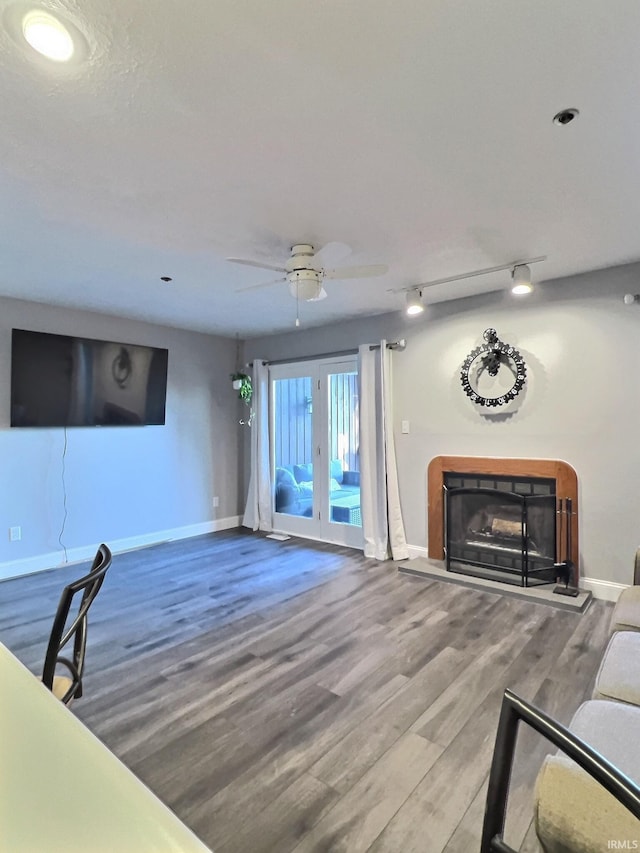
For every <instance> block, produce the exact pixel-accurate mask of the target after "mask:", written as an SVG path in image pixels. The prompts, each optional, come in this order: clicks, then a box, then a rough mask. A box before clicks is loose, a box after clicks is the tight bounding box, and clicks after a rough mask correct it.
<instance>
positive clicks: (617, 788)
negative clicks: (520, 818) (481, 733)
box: [480, 690, 640, 853]
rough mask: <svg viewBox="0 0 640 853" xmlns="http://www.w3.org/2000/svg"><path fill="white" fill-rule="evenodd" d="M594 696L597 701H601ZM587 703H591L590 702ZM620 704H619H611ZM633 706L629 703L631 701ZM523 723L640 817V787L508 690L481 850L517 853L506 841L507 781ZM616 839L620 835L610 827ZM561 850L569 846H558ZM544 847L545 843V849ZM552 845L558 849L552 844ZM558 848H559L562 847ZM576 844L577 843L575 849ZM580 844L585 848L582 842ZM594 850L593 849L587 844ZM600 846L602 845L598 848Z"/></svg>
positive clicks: (492, 766)
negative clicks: (519, 728) (521, 723)
mask: <svg viewBox="0 0 640 853" xmlns="http://www.w3.org/2000/svg"><path fill="white" fill-rule="evenodd" d="M599 702H600V700H594V702H593V704H599ZM587 704H588V703H587ZM612 704H617V703H612ZM628 707H629V706H628ZM520 722H523V723H525V724H526V725H528V726H530V727H531V728H532V729H534V731H536V732H538V733H539V734H541V735H542V736H543V737H544V738H546V739H547V740H548V741H550V742H551V743H552V744H553V745H554V746H556V747H557V748H558V749H559V750H561V751H562V752H563V753H564V754H565V755H567V756H568V757H569V758H571V759H573V761H575V763H576V764H577V765H578V766H579V767H581V768H582V769H583V770H584V771H586V773H588V774H589V776H591V777H592V778H593V779H595V781H596V782H599V783H600V785H602V787H603V788H604V789H605V790H607V791H608V792H609V793H610V794H612V795H613V796H614V797H615V799H616V800H617V801H618V802H619V803H620V804H621V805H622V806H624V807H626V809H628V810H629V812H631V814H632V815H633V816H634V817H635V818H636V819H637V820H640V787H639V786H638V785H636V783H635V782H634V781H633V780H632V779H629V777H628V776H625V775H624V773H622V772H621V771H620V770H618V768H617V767H614V766H613V764H611V763H610V762H609V761H607V760H606V759H605V758H603V756H602V755H600V753H598V752H596V750H595V749H593V748H592V747H591V746H590V745H589V744H588V743H586V742H585V741H584V740H582V739H581V738H580V737H578V736H577V735H576V734H574V733H573V732H572V731H571V730H570V729H567V728H566V727H565V726H563V725H561V724H560V723H558V722H557V720H554V719H553V718H552V717H549V716H548V715H547V714H545V713H544V712H543V711H541V710H540V709H539V708H536V707H535V705H531V704H530V703H529V702H526V701H525V700H524V699H522V698H520V697H519V696H517V695H516V694H515V693H513V692H512V691H511V690H505V692H504V696H503V699H502V709H501V711H500V721H499V723H498V732H497V735H496V744H495V748H494V751H493V761H492V763H491V772H490V774H489V789H488V791H487V802H486V806H485V813H484V823H483V827H482V842H481V847H480V853H516V851H515V850H514V849H513V847H510V846H509V845H508V844H507V843H506V842H505V840H504V837H503V836H504V827H505V820H506V813H507V799H508V796H509V782H510V779H511V770H512V767H513V759H514V752H515V747H516V740H517V736H518V727H519V724H520ZM612 838H616V836H615V830H614V828H612ZM560 846H561V848H562V850H565V849H568V848H566V847H565V846H562V845H560ZM545 849H546V848H545ZM554 849H556V848H555V847H554ZM558 849H560V847H558ZM571 849H573V848H571ZM579 849H581V850H582V849H584V847H582V846H579ZM589 849H591V848H589ZM598 849H600V847H598Z"/></svg>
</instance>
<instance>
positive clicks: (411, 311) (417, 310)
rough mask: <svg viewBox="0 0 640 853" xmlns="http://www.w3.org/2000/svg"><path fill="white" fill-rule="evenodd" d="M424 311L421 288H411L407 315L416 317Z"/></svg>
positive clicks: (408, 294)
mask: <svg viewBox="0 0 640 853" xmlns="http://www.w3.org/2000/svg"><path fill="white" fill-rule="evenodd" d="M423 311H424V305H423V304H422V294H421V293H420V291H419V290H410V291H409V292H408V293H407V307H406V312H407V315H408V316H409V317H416V316H417V315H418V314H422V312H423Z"/></svg>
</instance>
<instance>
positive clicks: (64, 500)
mask: <svg viewBox="0 0 640 853" xmlns="http://www.w3.org/2000/svg"><path fill="white" fill-rule="evenodd" d="M66 456H67V428H66V426H65V427H64V445H63V448H62V507H63V510H64V513H63V516H62V526H61V527H60V533H59V534H58V542H59V543H60V547H61V548H62V549H63V551H64V561H65V563H67V562H69V561H68V559H67V547H66V545H65V544H64V542H63V541H62V536H63V534H64V528H65V525H66V523H67V484H66V481H65V473H66V471H65V460H66Z"/></svg>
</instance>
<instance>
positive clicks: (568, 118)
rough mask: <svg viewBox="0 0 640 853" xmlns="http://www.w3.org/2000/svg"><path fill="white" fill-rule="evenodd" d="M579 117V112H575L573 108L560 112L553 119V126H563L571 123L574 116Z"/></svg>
mask: <svg viewBox="0 0 640 853" xmlns="http://www.w3.org/2000/svg"><path fill="white" fill-rule="evenodd" d="M579 115H580V111H579V110H576V109H575V108H574V107H571V109H568V110H560V112H559V113H556V114H555V115H554V117H553V123H554V124H560V125H565V124H569V122H572V121H573V120H574V118H576V116H579Z"/></svg>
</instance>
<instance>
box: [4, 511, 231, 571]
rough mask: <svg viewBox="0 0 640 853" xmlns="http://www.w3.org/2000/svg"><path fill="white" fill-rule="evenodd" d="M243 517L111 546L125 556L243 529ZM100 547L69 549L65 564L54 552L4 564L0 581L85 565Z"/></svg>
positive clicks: (117, 541)
mask: <svg viewBox="0 0 640 853" xmlns="http://www.w3.org/2000/svg"><path fill="white" fill-rule="evenodd" d="M240 521H241V518H240V516H239V515H232V516H230V517H229V518H218V519H216V520H215V521H203V522H200V523H199V524H187V525H185V526H184V527H174V528H172V529H170V530H155V531H154V532H153V533H143V534H142V535H140V536H128V537H127V538H125V539H115V540H110V541H109V542H107V545H108V546H109V548H110V549H111V551H112V553H114V554H122V553H123V552H124V551H133V550H135V549H137V548H145V547H147V546H148V545H157V544H159V543H160V542H169V541H171V540H174V539H189V538H190V537H191V536H202V534H204V533H216V532H218V531H219V530H230V529H231V528H233V527H240ZM99 544H100V543H95V544H91V545H81V546H79V547H78V548H67V559H66V561H65V560H64V552H63V551H62V550H58V551H50V552H49V553H46V554H38V555H37V556H35V557H27V558H26V559H24V560H12V561H10V562H6V563H0V580H7V579H8V578H17V577H22V575H31V574H34V573H35V572H42V571H44V570H45V569H54V568H55V569H58V568H61V567H62V566H68V565H71V564H72V563H82V562H84V561H85V560H91V559H93V557H94V556H95V553H96V548H97V547H98V545H99Z"/></svg>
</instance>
